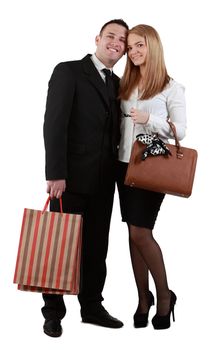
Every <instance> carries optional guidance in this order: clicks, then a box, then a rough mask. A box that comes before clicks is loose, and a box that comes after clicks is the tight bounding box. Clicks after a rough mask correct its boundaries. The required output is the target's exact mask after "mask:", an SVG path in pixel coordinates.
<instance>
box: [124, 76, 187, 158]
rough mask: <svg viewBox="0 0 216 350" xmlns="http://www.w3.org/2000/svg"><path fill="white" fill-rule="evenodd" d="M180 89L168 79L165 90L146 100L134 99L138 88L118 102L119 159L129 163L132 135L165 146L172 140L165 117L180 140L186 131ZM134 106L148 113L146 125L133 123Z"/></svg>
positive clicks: (183, 103)
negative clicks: (151, 137)
mask: <svg viewBox="0 0 216 350" xmlns="http://www.w3.org/2000/svg"><path fill="white" fill-rule="evenodd" d="M184 91H185V89H184V87H183V86H182V85H181V84H179V83H177V82H176V81H175V80H170V82H169V83H168V84H167V86H166V88H165V89H164V90H163V91H162V92H160V93H159V94H157V95H155V96H154V97H153V98H150V99H148V100H140V99H139V98H138V88H136V89H135V90H134V92H133V93H132V95H131V97H130V99H129V100H122V101H121V126H120V128H121V140H120V145H119V156H118V158H119V160H120V161H122V162H126V163H128V162H129V159H130V154H131V149H132V146H133V143H134V141H135V140H136V135H138V134H150V135H152V134H155V133H157V134H158V136H159V137H160V138H161V139H162V140H163V141H164V142H166V143H168V139H169V138H170V139H173V138H174V137H173V133H172V131H171V130H170V126H169V124H168V123H167V118H168V117H169V118H170V120H171V121H172V122H173V123H174V124H175V127H176V132H177V136H178V139H179V140H182V139H183V138H184V136H185V131H186V107H185V95H184ZM132 107H134V108H136V109H138V110H141V111H144V112H147V113H149V120H148V122H147V123H146V124H138V123H137V124H134V123H133V121H132V119H131V116H130V110H131V108H132Z"/></svg>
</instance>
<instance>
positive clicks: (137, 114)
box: [130, 107, 149, 124]
mask: <svg viewBox="0 0 216 350" xmlns="http://www.w3.org/2000/svg"><path fill="white" fill-rule="evenodd" d="M130 115H131V119H132V120H133V122H134V124H137V123H139V124H146V123H147V122H148V120H149V113H147V112H143V111H140V110H139V109H136V108H133V107H132V108H131V110H130Z"/></svg>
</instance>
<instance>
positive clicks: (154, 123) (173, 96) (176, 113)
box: [148, 82, 186, 140]
mask: <svg viewBox="0 0 216 350" xmlns="http://www.w3.org/2000/svg"><path fill="white" fill-rule="evenodd" d="M184 91H185V89H184V87H183V86H182V85H180V84H178V83H177V82H175V83H174V85H173V86H172V87H171V88H170V89H168V92H167V112H168V115H167V117H169V118H170V120H171V121H172V122H173V123H174V124H175V127H176V132H177V137H178V139H179V140H182V139H183V138H184V137H185V132H186V104H185V94H184ZM148 126H150V128H151V129H152V131H153V132H156V133H158V134H159V136H162V137H164V138H168V139H173V138H174V137H173V133H172V131H171V130H170V127H169V124H168V123H167V121H166V119H164V118H161V116H156V115H153V114H150V117H149V120H148Z"/></svg>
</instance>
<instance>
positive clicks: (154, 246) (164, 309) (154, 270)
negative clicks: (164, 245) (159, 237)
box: [128, 225, 170, 315]
mask: <svg viewBox="0 0 216 350" xmlns="http://www.w3.org/2000/svg"><path fill="white" fill-rule="evenodd" d="M128 228H129V244H130V254H131V262H132V266H133V271H134V277H135V281H136V285H137V290H138V297H139V304H138V310H137V311H138V312H139V313H146V312H147V311H148V291H149V276H148V275H149V273H148V272H149V271H150V273H151V275H152V277H153V280H154V283H155V287H156V292H157V313H158V314H159V315H166V314H167V313H168V310H169V303H170V291H169V287H168V283H167V276H166V270H165V266H164V261H163V255H162V252H161V249H160V247H159V245H158V243H157V242H156V241H155V239H154V237H153V235H152V230H150V229H148V228H144V227H137V226H134V225H128Z"/></svg>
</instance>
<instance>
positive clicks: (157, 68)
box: [118, 24, 186, 329]
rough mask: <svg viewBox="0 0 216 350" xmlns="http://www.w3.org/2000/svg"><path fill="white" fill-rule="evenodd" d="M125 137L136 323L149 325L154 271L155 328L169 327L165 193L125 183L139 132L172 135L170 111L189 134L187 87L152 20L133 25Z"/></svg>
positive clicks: (123, 190)
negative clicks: (161, 239)
mask: <svg viewBox="0 0 216 350" xmlns="http://www.w3.org/2000/svg"><path fill="white" fill-rule="evenodd" d="M120 99H121V113H122V114H121V140H120V147H119V157H118V159H119V162H118V190H119V198H120V206H121V214H122V220H123V221H124V222H126V223H127V225H128V230H129V243H130V253H131V262H132V266H133V271H134V276H135V280H136V285H137V289H138V297H139V303H138V307H137V310H136V312H135V314H134V326H135V327H146V326H147V324H148V315H149V309H150V307H151V306H152V305H153V304H154V296H153V294H152V292H151V291H149V279H148V277H149V276H148V275H149V272H150V273H151V275H152V277H153V280H154V283H155V289H156V294H157V311H156V314H155V316H154V317H153V319H152V324H153V327H154V328H155V329H165V328H169V327H170V316H171V313H172V315H173V320H174V306H175V303H176V300H177V297H176V295H175V293H174V292H173V291H171V290H170V289H169V286H168V281H167V275H166V269H165V265H164V261H163V255H162V252H161V249H160V247H159V245H158V243H157V242H156V241H155V239H154V237H153V232H152V231H153V228H154V225H155V221H156V218H157V215H158V212H159V210H160V206H161V204H162V202H163V199H164V194H162V193H157V192H151V191H146V190H141V189H136V188H131V187H129V186H126V185H124V178H125V173H126V170H127V165H128V162H129V159H130V154H131V149H132V145H133V142H134V141H135V140H136V136H137V135H138V134H149V135H154V134H158V136H159V138H160V139H162V140H163V141H164V142H166V143H167V142H168V139H170V138H173V135H172V132H171V130H170V127H169V125H168V123H167V117H168V116H169V117H170V119H171V120H172V122H173V123H174V124H175V126H176V131H177V136H178V138H179V139H180V140H181V139H182V138H183V137H184V136H185V129H186V113H185V96H184V87H183V86H182V85H181V84H179V83H178V82H176V81H175V80H173V79H172V78H170V76H169V75H168V73H167V70H166V66H165V62H164V55H163V48H162V44H161V40H160V37H159V35H158V33H157V31H156V30H155V29H154V28H153V27H151V26H148V25H143V24H141V25H137V26H135V27H133V28H132V29H130V30H129V32H128V38H127V62H126V67H125V72H124V75H123V77H122V79H121V83H120Z"/></svg>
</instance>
